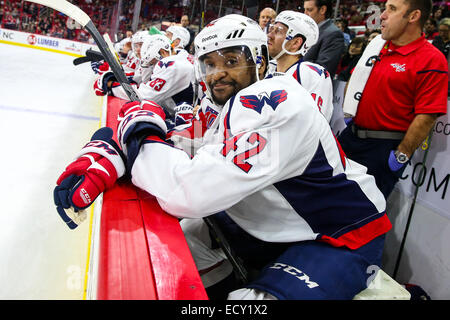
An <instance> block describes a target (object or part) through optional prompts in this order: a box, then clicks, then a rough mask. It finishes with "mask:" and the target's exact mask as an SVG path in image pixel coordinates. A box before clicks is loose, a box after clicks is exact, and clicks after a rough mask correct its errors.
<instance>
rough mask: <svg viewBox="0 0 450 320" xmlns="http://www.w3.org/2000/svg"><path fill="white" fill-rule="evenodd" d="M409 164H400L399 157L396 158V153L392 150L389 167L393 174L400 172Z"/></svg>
mask: <svg viewBox="0 0 450 320" xmlns="http://www.w3.org/2000/svg"><path fill="white" fill-rule="evenodd" d="M407 163H408V162H406V163H400V162H398V161H397V157H396V156H395V151H394V150H391V153H390V154H389V159H388V165H389V169H391V171H392V172H397V171H399V170H400V169H402V168H403V167H404V166H406V164H407Z"/></svg>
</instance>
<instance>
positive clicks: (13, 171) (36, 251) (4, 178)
mask: <svg viewBox="0 0 450 320" xmlns="http://www.w3.org/2000/svg"><path fill="white" fill-rule="evenodd" d="M73 59H74V57H72V56H69V55H64V54H59V53H54V52H48V51H42V50H37V49H32V48H25V47H19V46H15V45H9V44H3V43H0V137H1V141H2V143H1V150H2V151H1V155H0V170H1V176H0V177H1V178H0V195H1V196H0V299H82V298H83V291H84V287H85V273H86V264H87V261H88V247H89V243H88V238H89V229H90V226H89V219H88V220H86V221H85V222H84V224H82V225H80V226H79V227H78V228H77V229H75V230H70V229H69V228H68V227H67V226H66V224H65V223H64V222H63V221H62V220H61V218H60V217H59V216H58V214H57V212H56V209H55V205H54V204H53V189H54V187H55V185H56V180H57V178H58V176H59V175H60V174H61V173H62V172H63V171H64V168H65V167H66V166H67V165H68V164H69V163H70V162H71V161H72V160H73V157H74V156H75V155H76V153H77V152H78V151H79V150H80V149H81V147H82V146H83V145H84V144H85V143H86V142H88V141H89V139H90V137H91V135H92V133H93V132H94V131H95V130H96V129H97V128H99V126H100V117H101V112H102V110H101V104H102V98H99V97H97V96H95V94H94V92H93V89H92V85H93V82H94V81H95V79H96V76H95V75H94V73H93V72H92V70H91V68H90V65H89V63H84V64H81V65H79V66H74V65H73Z"/></svg>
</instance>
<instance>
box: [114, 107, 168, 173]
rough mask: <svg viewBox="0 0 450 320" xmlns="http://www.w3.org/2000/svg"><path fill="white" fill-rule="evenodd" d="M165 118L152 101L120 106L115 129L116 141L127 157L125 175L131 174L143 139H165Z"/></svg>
mask: <svg viewBox="0 0 450 320" xmlns="http://www.w3.org/2000/svg"><path fill="white" fill-rule="evenodd" d="M165 118H166V115H165V113H164V110H163V109H162V108H161V107H160V106H159V105H158V104H156V103H155V102H153V101H149V100H143V101H142V102H138V101H133V102H128V103H126V104H124V105H123V106H122V109H121V110H120V111H119V119H121V120H120V122H119V125H118V128H117V139H118V141H119V143H120V146H121V147H122V150H123V152H124V153H125V155H126V157H127V168H126V172H127V174H130V173H131V168H132V167H133V163H134V160H136V157H137V155H138V152H139V149H140V148H141V145H142V142H143V141H144V139H146V138H147V137H148V136H155V137H157V139H159V140H165V139H166V133H167V126H166V123H165V121H164V120H165Z"/></svg>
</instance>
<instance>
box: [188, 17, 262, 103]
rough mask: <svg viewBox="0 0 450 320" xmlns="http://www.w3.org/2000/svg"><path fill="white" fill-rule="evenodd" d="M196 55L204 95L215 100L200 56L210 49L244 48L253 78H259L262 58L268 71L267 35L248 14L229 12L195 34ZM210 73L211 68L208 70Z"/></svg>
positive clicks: (209, 51)
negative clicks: (253, 74) (254, 74)
mask: <svg viewBox="0 0 450 320" xmlns="http://www.w3.org/2000/svg"><path fill="white" fill-rule="evenodd" d="M194 45H195V55H196V58H197V60H199V63H198V64H197V65H196V67H197V68H198V69H197V70H196V71H197V74H199V75H200V77H201V79H202V81H203V82H204V83H205V84H206V94H207V96H208V97H209V98H210V99H211V100H213V101H214V99H213V97H212V94H211V92H210V88H209V87H208V84H207V81H206V75H207V73H208V71H206V70H207V67H206V66H205V65H204V64H203V57H204V56H205V55H207V54H209V53H211V52H215V51H217V52H218V53H219V54H221V53H220V51H221V50H222V49H225V48H231V47H233V48H239V49H240V50H243V51H242V53H243V54H245V59H246V60H247V61H251V62H253V64H254V65H255V66H256V67H255V72H256V79H257V80H260V76H259V72H260V68H261V66H262V61H263V57H264V58H265V62H266V68H265V70H264V72H266V71H267V64H268V61H269V60H268V58H269V56H268V50H267V34H266V33H265V32H264V31H263V30H262V29H261V27H260V26H259V25H258V23H257V22H256V21H254V20H252V19H250V18H248V17H245V16H242V15H238V14H230V15H226V16H223V17H221V18H218V19H216V20H214V21H212V22H211V23H209V24H207V25H206V26H205V27H204V28H203V29H202V30H201V31H200V32H199V33H198V35H197V36H196V37H195V40H194ZM211 72H213V71H211Z"/></svg>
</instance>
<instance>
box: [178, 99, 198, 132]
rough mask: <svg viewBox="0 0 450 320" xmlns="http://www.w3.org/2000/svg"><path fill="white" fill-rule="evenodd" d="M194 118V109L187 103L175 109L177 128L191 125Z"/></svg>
mask: <svg viewBox="0 0 450 320" xmlns="http://www.w3.org/2000/svg"><path fill="white" fill-rule="evenodd" d="M193 117H194V108H193V107H192V106H191V105H190V104H188V103H186V102H183V103H180V104H178V105H177V106H176V107H175V126H179V125H183V124H186V123H190V122H191V121H192V118H193Z"/></svg>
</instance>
